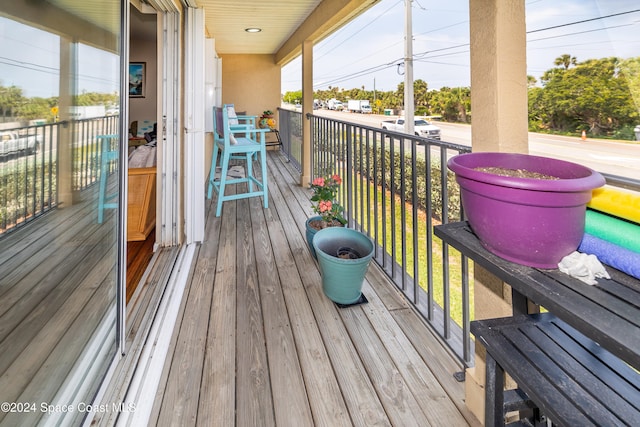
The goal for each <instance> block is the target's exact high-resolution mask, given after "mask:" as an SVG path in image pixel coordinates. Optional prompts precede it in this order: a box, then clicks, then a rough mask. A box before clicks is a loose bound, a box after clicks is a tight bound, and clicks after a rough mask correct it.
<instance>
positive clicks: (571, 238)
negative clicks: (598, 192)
mask: <svg viewBox="0 0 640 427" xmlns="http://www.w3.org/2000/svg"><path fill="white" fill-rule="evenodd" d="M447 166H448V167H449V169H451V170H452V171H453V172H455V174H456V181H457V182H458V184H459V185H460V194H461V197H462V206H463V208H464V211H465V214H466V216H467V219H468V220H469V224H470V226H471V228H472V230H473V232H474V233H475V234H476V235H477V236H478V238H479V239H480V242H481V243H482V244H483V245H484V246H485V247H486V248H487V250H489V251H490V252H492V253H494V254H496V255H498V256H500V257H502V258H505V259H508V260H509V261H513V262H516V263H518V264H524V265H528V266H531V267H537V268H557V267H558V262H560V260H561V259H562V258H563V257H564V256H566V255H568V254H570V253H571V252H573V251H575V250H576V249H577V248H578V246H579V244H580V241H581V240H582V236H583V235H584V224H585V211H586V204H587V203H588V202H589V200H591V190H593V189H594V188H598V187H601V186H603V185H604V184H605V180H604V178H603V177H602V175H600V174H599V173H598V172H595V171H593V170H592V169H589V168H587V167H584V166H581V165H578V164H575V163H571V162H566V161H562V160H556V159H551V158H547V157H539V156H531V155H527V154H516V153H490V152H479V153H467V154H460V155H458V156H455V157H452V158H451V159H449V162H448V163H447ZM479 167H498V168H507V169H524V170H528V171H531V172H539V173H542V174H545V175H551V176H555V177H558V178H560V179H557V180H547V179H534V178H515V177H508V176H499V175H495V174H492V173H487V172H482V171H478V170H475V168H479Z"/></svg>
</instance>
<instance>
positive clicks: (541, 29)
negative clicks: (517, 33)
mask: <svg viewBox="0 0 640 427" xmlns="http://www.w3.org/2000/svg"><path fill="white" fill-rule="evenodd" d="M636 12H640V9H636V10H630V11H627V12H620V13H613V14H611V15H605V16H599V17H597V18H590V19H583V20H582V21H575V22H570V23H567V24H560V25H554V26H552V27H546V28H540V29H538V30H531V31H527V34H532V33H538V32H540V31H547V30H553V29H556V28H564V27H568V26H570V25H577V24H584V23H585V22H592V21H598V20H600V19H605V18H611V17H614V16H622V15H629V14H630V13H636Z"/></svg>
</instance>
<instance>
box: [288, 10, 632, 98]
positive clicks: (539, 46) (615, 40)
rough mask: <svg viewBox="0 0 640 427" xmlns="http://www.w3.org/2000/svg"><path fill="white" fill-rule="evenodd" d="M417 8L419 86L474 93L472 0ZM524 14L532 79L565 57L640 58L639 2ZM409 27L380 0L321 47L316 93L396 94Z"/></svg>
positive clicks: (296, 79) (295, 86)
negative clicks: (466, 89)
mask: <svg viewBox="0 0 640 427" xmlns="http://www.w3.org/2000/svg"><path fill="white" fill-rule="evenodd" d="M412 3H413V6H412V26H413V31H412V33H413V54H414V71H413V76H414V80H417V79H422V80H424V81H426V82H427V84H428V87H429V89H440V88H441V87H468V86H470V79H471V78H470V74H469V70H470V68H469V55H470V53H469V2H468V0H449V1H441V0H413V2H412ZM525 7H526V22H527V33H528V34H527V74H528V75H532V76H534V77H535V78H537V79H539V78H540V76H541V75H542V74H543V73H544V72H545V71H546V70H548V69H550V68H553V67H554V65H553V62H554V60H555V59H556V58H557V57H559V56H561V55H563V54H569V55H571V56H574V57H576V59H577V61H578V62H582V61H585V60H587V59H593V58H603V57H609V56H617V57H620V58H630V57H637V56H640V2H638V0H526V1H525ZM632 11H635V12H632ZM629 12H631V13H629ZM614 14H619V15H617V16H611V17H606V16H608V15H614ZM580 21H586V22H580ZM404 27H405V6H404V0H381V1H380V2H379V3H378V4H376V5H375V6H373V7H372V8H370V9H369V10H368V11H366V12H365V13H364V14H362V15H361V16H359V17H358V18H356V19H355V20H353V21H352V22H350V23H349V24H347V25H346V26H344V27H343V28H342V29H340V30H339V31H337V32H336V33H334V34H332V35H331V36H329V37H327V38H326V39H324V40H323V41H321V42H320V43H318V44H317V45H316V46H314V53H313V54H314V68H313V73H314V79H313V80H314V90H318V89H322V90H326V89H328V88H329V87H330V86H331V87H336V86H337V87H339V88H343V89H352V88H361V87H363V86H364V88H365V89H366V90H373V89H376V90H381V91H390V90H396V89H397V87H398V84H399V83H401V82H403V81H404V75H403V68H404V67H403V65H398V64H402V62H403V59H402V58H403V57H404ZM553 27H555V28H553ZM300 64H301V62H300V58H298V59H296V60H294V61H292V62H291V63H289V64H287V65H286V66H285V67H284V68H283V70H282V92H283V93H285V92H287V91H295V90H300V89H301V87H302V83H301V65H300Z"/></svg>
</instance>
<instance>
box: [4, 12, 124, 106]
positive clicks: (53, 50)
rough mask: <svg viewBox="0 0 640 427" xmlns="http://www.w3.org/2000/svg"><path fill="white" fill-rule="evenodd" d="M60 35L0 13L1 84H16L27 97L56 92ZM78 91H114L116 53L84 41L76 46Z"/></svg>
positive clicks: (55, 93) (57, 87)
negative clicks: (0, 15) (2, 15)
mask: <svg viewBox="0 0 640 427" xmlns="http://www.w3.org/2000/svg"><path fill="white" fill-rule="evenodd" d="M59 52H60V39H59V37H58V36H55V35H52V34H51V33H48V32H45V31H42V30H39V29H36V28H33V27H30V26H27V25H22V24H20V23H18V22H15V21H12V20H10V19H7V18H3V17H0V85H2V86H12V85H15V86H18V87H20V88H21V89H22V94H23V95H24V96H26V97H34V96H37V97H42V98H49V97H54V96H58V91H59V86H60V78H59V75H60V73H59V69H60V54H59ZM77 55H78V61H77V66H78V75H79V78H78V82H77V84H78V91H79V92H80V93H82V92H83V91H85V92H99V93H114V92H117V91H118V90H119V83H118V81H117V80H114V79H113V76H117V75H118V70H119V62H120V60H119V57H118V56H117V55H114V54H112V53H109V52H105V51H102V50H99V49H96V48H93V47H90V46H87V45H83V44H80V45H79V47H78V52H77Z"/></svg>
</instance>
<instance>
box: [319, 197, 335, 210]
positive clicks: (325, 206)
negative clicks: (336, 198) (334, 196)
mask: <svg viewBox="0 0 640 427" xmlns="http://www.w3.org/2000/svg"><path fill="white" fill-rule="evenodd" d="M332 206H333V204H332V203H331V201H330V200H322V201H321V202H320V206H319V207H320V212H329V211H330V210H331V207H332Z"/></svg>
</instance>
